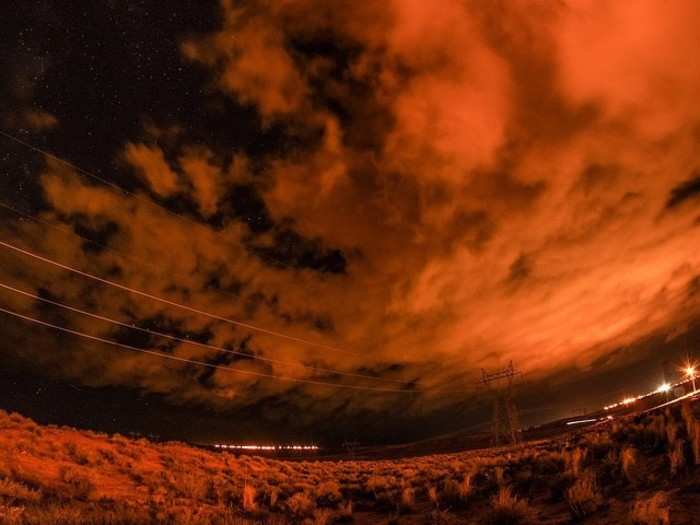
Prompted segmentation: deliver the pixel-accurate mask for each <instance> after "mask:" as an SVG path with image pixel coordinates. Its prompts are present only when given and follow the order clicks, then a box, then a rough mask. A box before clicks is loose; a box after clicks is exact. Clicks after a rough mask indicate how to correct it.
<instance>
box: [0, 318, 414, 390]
mask: <svg viewBox="0 0 700 525" xmlns="http://www.w3.org/2000/svg"><path fill="white" fill-rule="evenodd" d="M0 312H3V313H5V314H7V315H11V316H13V317H17V318H19V319H23V320H25V321H29V322H31V323H35V324H39V325H42V326H46V327H48V328H53V329H55V330H58V331H60V332H65V333H68V334H72V335H76V336H78V337H83V338H85V339H89V340H91V341H96V342H99V343H104V344H107V345H111V346H114V347H117V348H121V349H124V350H129V351H132V352H139V353H143V354H148V355H152V356H156V357H161V358H163V359H170V360H173V361H179V362H182V363H189V364H192V365H197V366H203V367H206V368H212V369H216V370H223V371H227V372H234V373H239V374H245V375H252V376H257V377H264V378H267V379H275V380H280V381H291V382H296V383H307V384H312V385H319V386H328V387H332V388H346V389H351V390H363V391H370V392H386V393H402V394H414V393H415V391H414V390H400V389H392V388H380V387H371V386H359V385H344V384H339V383H329V382H326V381H316V380H313V379H300V378H296V377H289V376H279V375H275V374H265V373H263V372H255V371H252V370H241V369H238V368H231V367H229V366H223V365H216V364H212V363H207V362H205V361H198V360H196V359H188V358H186V357H178V356H175V355H171V354H164V353H162V352H156V351H154V350H148V349H146V348H137V347H135V346H130V345H127V344H123V343H118V342H116V341H112V340H110V339H104V338H102V337H97V336H94V335H90V334H86V333H84V332H79V331H78V330H72V329H70V328H66V327H63V326H58V325H55V324H52V323H47V322H46V321H42V320H40V319H36V318H34V317H30V316H28V315H23V314H20V313H18V312H14V311H12V310H7V309H5V308H2V307H0Z"/></svg>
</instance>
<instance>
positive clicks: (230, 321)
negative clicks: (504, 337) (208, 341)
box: [0, 241, 360, 355]
mask: <svg viewBox="0 0 700 525" xmlns="http://www.w3.org/2000/svg"><path fill="white" fill-rule="evenodd" d="M0 246H3V247H5V248H8V249H10V250H14V251H15V252H17V253H21V254H23V255H26V256H28V257H32V258H33V259H36V260H38V261H41V262H45V263H47V264H51V265H53V266H56V267H57V268H61V269H63V270H67V271H69V272H72V273H75V274H77V275H81V276H83V277H87V278H89V279H93V280H95V281H97V282H100V283H102V284H106V285H108V286H112V287H114V288H118V289H120V290H124V291H127V292H130V293H133V294H135V295H140V296H141V297H147V298H149V299H152V300H154V301H158V302H160V303H163V304H167V305H170V306H174V307H176V308H181V309H183V310H186V311H188V312H192V313H195V314H199V315H203V316H205V317H209V318H210V319H214V320H217V321H222V322H225V323H228V324H231V325H235V326H240V327H242V328H247V329H249V330H253V331H256V332H261V333H264V334H267V335H271V336H275V337H280V338H283V339H287V340H290V341H295V342H297V343H303V344H306V345H309V346H315V347H318V348H324V349H326V350H329V351H331V352H339V353H342V354H349V355H360V354H357V353H355V352H349V351H347V350H342V349H340V348H336V347H334V346H330V345H325V344H323V343H316V342H313V341H308V340H306V339H302V338H300V337H295V336H292V335H287V334H284V333H282V332H276V331H274V330H268V329H267V328H262V327H259V326H255V325H252V324H250V323H245V322H242V321H236V320H234V319H229V318H227V317H222V316H220V315H217V314H212V313H209V312H207V311H205V310H200V309H199V308H193V307H191V306H187V305H184V304H181V303H178V302H175V301H171V300H169V299H164V298H162V297H158V296H157V295H153V294H151V293H148V292H144V291H142V290H138V289H136V288H132V287H130V286H126V285H124V284H120V283H117V282H115V281H110V280H109V279H104V278H102V277H98V276H97V275H93V274H91V273H88V272H84V271H82V270H79V269H77V268H73V267H72V266H68V265H66V264H63V263H60V262H57V261H54V260H53V259H49V258H47V257H43V256H41V255H38V254H36V253H33V252H31V251H29V250H24V249H22V248H20V247H18V246H15V245H13V244H10V243H7V242H4V241H0Z"/></svg>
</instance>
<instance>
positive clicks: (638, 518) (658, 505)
mask: <svg viewBox="0 0 700 525" xmlns="http://www.w3.org/2000/svg"><path fill="white" fill-rule="evenodd" d="M632 522H633V523H635V524H637V525H670V523H671V519H670V516H669V504H668V496H667V495H666V494H665V493H663V492H657V493H656V494H654V495H653V496H652V497H651V498H641V499H638V500H637V501H635V502H634V507H633V508H632Z"/></svg>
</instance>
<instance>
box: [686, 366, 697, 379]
mask: <svg viewBox="0 0 700 525" xmlns="http://www.w3.org/2000/svg"><path fill="white" fill-rule="evenodd" d="M685 374H686V375H687V376H689V377H693V376H694V375H695V367H694V366H687V367H686V369H685Z"/></svg>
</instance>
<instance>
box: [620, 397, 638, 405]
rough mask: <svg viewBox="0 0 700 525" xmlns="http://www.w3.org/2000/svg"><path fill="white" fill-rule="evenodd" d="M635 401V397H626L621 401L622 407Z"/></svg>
mask: <svg viewBox="0 0 700 525" xmlns="http://www.w3.org/2000/svg"><path fill="white" fill-rule="evenodd" d="M636 400H637V398H636V397H626V398H625V399H623V400H622V404H623V405H629V404H631V403H634V402H635V401H636Z"/></svg>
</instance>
